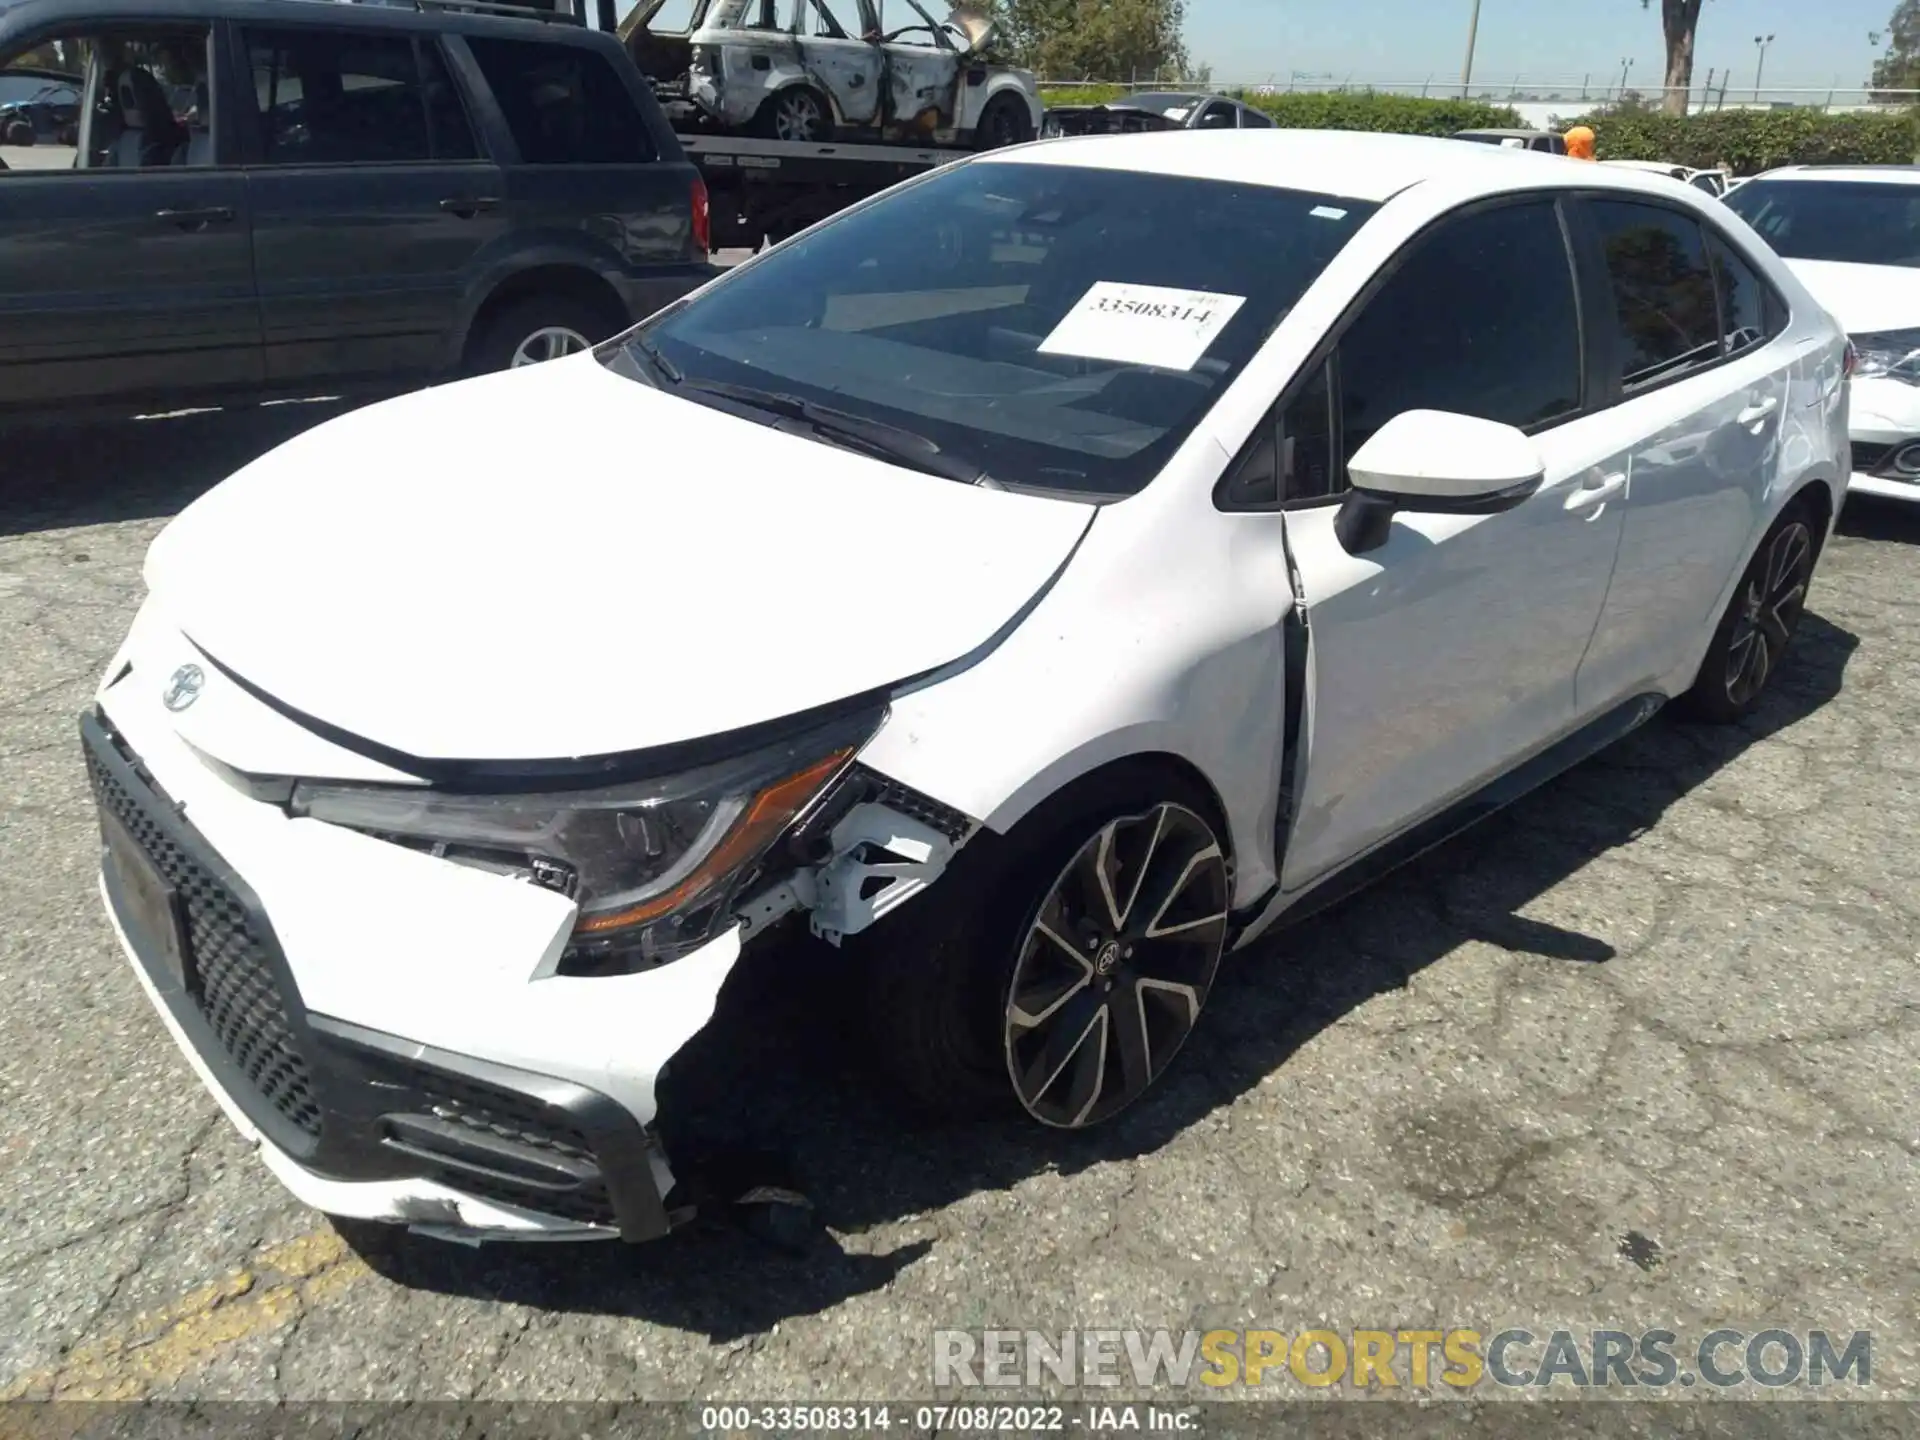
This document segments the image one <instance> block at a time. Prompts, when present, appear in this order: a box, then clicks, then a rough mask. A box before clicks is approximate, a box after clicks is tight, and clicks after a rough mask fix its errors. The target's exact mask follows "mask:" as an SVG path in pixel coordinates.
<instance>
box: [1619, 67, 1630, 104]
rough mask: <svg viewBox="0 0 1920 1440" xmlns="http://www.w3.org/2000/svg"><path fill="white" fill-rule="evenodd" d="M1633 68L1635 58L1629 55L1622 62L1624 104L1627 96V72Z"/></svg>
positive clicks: (1621, 90)
mask: <svg viewBox="0 0 1920 1440" xmlns="http://www.w3.org/2000/svg"><path fill="white" fill-rule="evenodd" d="M1632 69H1633V60H1632V59H1631V58H1630V57H1629V58H1627V59H1623V60H1622V61H1621V62H1620V99H1621V102H1622V103H1623V104H1624V103H1625V101H1626V98H1627V73H1628V72H1629V71H1631V70H1632Z"/></svg>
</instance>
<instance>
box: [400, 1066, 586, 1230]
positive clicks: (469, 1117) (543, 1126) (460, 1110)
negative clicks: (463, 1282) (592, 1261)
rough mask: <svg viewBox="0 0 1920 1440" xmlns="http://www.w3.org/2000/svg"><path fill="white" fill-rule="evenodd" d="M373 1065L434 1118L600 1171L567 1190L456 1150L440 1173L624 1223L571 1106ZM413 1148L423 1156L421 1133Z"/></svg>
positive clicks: (424, 1071)
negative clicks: (467, 1158) (482, 1167)
mask: <svg viewBox="0 0 1920 1440" xmlns="http://www.w3.org/2000/svg"><path fill="white" fill-rule="evenodd" d="M363 1063H365V1062H363ZM373 1064H374V1067H375V1068H377V1069H378V1070H379V1071H380V1072H381V1075H382V1077H383V1078H386V1079H390V1080H391V1082H392V1083H394V1084H397V1085H403V1086H405V1087H406V1089H407V1090H408V1091H410V1092H411V1093H410V1094H409V1095H408V1097H407V1104H408V1105H410V1106H417V1107H420V1108H421V1109H424V1110H427V1111H429V1112H430V1113H431V1115H432V1117H433V1118H434V1119H437V1120H441V1121H445V1122H448V1123H450V1124H452V1125H456V1126H458V1127H460V1128H461V1129H465V1130H471V1131H473V1132H474V1134H475V1136H476V1138H485V1139H492V1140H498V1141H504V1142H506V1143H507V1144H509V1145H513V1146H518V1147H521V1148H524V1149H526V1150H530V1151H534V1152H536V1153H544V1154H548V1155H552V1156H554V1157H555V1158H556V1159H559V1160H561V1161H565V1162H571V1163H572V1164H573V1165H576V1166H579V1167H581V1168H583V1169H587V1170H589V1171H590V1172H591V1174H592V1176H593V1178H591V1179H587V1180H583V1181H582V1182H581V1183H580V1184H579V1185H578V1186H575V1187H573V1188H571V1189H561V1188H556V1187H555V1186H553V1185H542V1184H537V1183H534V1182H530V1181H523V1180H519V1179H516V1178H515V1177H513V1176H511V1175H504V1174H499V1173H481V1172H480V1171H479V1170H477V1169H476V1168H475V1166H474V1165H473V1164H472V1163H461V1162H460V1161H459V1160H458V1159H457V1158H456V1157H453V1156H448V1157H447V1158H446V1162H445V1163H444V1164H442V1165H440V1166H439V1167H437V1169H438V1174H437V1176H436V1178H438V1179H440V1180H442V1181H444V1182H445V1183H446V1184H448V1185H451V1186H452V1187H454V1188H455V1189H457V1190H462V1191H465V1192H466V1193H468V1194H470V1195H478V1196H480V1197H481V1198H482V1199H486V1200H495V1201H498V1202H500V1203H501V1204H504V1205H514V1206H517V1207H519V1208H520V1209H523V1210H533V1211H537V1212H539V1213H540V1214H543V1215H558V1216H560V1217H561V1218H563V1219H566V1220H575V1221H579V1222H581V1223H583V1224H591V1225H605V1226H610V1227H611V1226H616V1225H617V1224H618V1223H619V1222H618V1220H617V1218H616V1217H615V1214H614V1209H613V1201H612V1199H611V1198H610V1197H609V1195H608V1193H607V1185H606V1181H605V1180H604V1179H603V1178H600V1175H599V1157H598V1156H597V1155H596V1154H595V1153H594V1149H593V1146H592V1144H591V1143H590V1142H589V1141H588V1140H587V1137H586V1136H585V1135H583V1134H582V1133H581V1132H580V1129H579V1127H578V1126H577V1125H575V1123H574V1121H573V1117H572V1116H570V1115H568V1114H567V1113H566V1111H564V1110H561V1109H560V1108H558V1107H557V1106H553V1105H547V1104H544V1103H542V1102H541V1101H540V1100H539V1099H538V1098H537V1097H535V1096H532V1095H522V1094H519V1093H517V1092H515V1091H512V1090H506V1089H502V1088H500V1087H498V1086H494V1085H489V1084H487V1083H485V1082H484V1081H481V1080H476V1079H473V1078H471V1077H470V1076H465V1075H454V1074H450V1073H449V1072H447V1071H444V1070H439V1069H434V1068H431V1067H428V1066H422V1065H413V1064H408V1063H406V1062H403V1061H399V1060H391V1059H382V1060H380V1061H376V1062H373ZM408 1153H410V1154H412V1155H415V1156H416V1157H418V1156H420V1155H421V1150H420V1149H419V1148H418V1141H417V1140H416V1141H414V1142H413V1144H412V1145H411V1146H410V1147H409V1152H408Z"/></svg>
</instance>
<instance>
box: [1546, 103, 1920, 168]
mask: <svg viewBox="0 0 1920 1440" xmlns="http://www.w3.org/2000/svg"><path fill="white" fill-rule="evenodd" d="M1568 123H1569V124H1583V125H1589V126H1591V127H1592V128H1593V136H1594V150H1595V153H1596V154H1597V155H1598V157H1599V158H1600V159H1602V160H1671V161H1672V162H1673V163H1674V164H1676V165H1692V166H1695V167H1697V168H1701V169H1706V168H1711V167H1714V166H1718V165H1723V164H1724V165H1731V166H1732V168H1733V170H1734V173H1736V174H1740V175H1751V174H1754V173H1755V172H1757V171H1760V170H1770V169H1772V168H1773V167H1774V166H1776V165H1910V164H1912V163H1913V161H1914V158H1915V141H1916V132H1915V127H1914V112H1912V111H1911V110H1905V109H1891V108H1890V109H1888V110H1886V111H1884V112H1860V113H1853V114H1840V115H1829V114H1826V113H1825V112H1824V111H1819V110H1797V109H1796V110H1718V111H1713V112H1711V113H1709V114H1705V115H1662V114H1659V113H1657V112H1654V111H1640V110H1633V111H1625V112H1620V113H1609V112H1605V111H1603V112H1601V113H1600V114H1597V115H1589V116H1586V117H1584V118H1583V119H1581V120H1579V121H1569V122H1568Z"/></svg>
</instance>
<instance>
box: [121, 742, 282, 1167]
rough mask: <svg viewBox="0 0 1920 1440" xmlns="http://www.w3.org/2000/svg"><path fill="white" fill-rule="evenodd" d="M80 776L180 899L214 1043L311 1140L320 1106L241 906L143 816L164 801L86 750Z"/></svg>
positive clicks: (197, 991) (197, 998)
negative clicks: (131, 784)
mask: <svg viewBox="0 0 1920 1440" xmlns="http://www.w3.org/2000/svg"><path fill="white" fill-rule="evenodd" d="M87 773H88V776H89V778H90V779H91V780H92V782H93V793H94V799H95V801H96V803H98V804H99V806H100V807H101V808H102V809H103V810H106V811H108V812H110V813H111V814H113V815H114V816H115V817H116V818H117V819H118V820H119V821H120V823H121V824H122V825H124V826H126V828H127V831H128V833H130V834H131V835H132V836H133V838H134V841H135V843H136V844H138V845H139V846H140V848H141V849H142V850H144V851H145V852H146V854H147V856H148V858H149V859H151V860H152V861H153V863H154V865H155V867H156V868H157V869H158V870H159V871H160V873H161V875H162V876H163V877H165V879H166V881H167V883H168V884H169V885H171V886H172V887H173V888H174V889H175V890H176V891H177V892H178V893H179V896H180V900H181V903H182V905H183V906H184V908H185V911H186V917H187V943H188V946H189V952H190V954H191V957H192V964H193V969H194V972H195V976H196V978H197V980H198V984H196V985H190V986H189V989H190V990H191V991H192V994H193V1000H194V1003H195V1004H196V1005H197V1006H198V1007H199V1009H200V1012H201V1014H203V1015H204V1016H205V1017H206V1021H207V1024H208V1026H209V1027H210V1028H211V1029H212V1031H213V1033H214V1036H215V1037H216V1038H217V1039H218V1040H219V1042H220V1045H221V1047H222V1048H223V1049H224V1050H225V1051H226V1052H227V1055H228V1057H229V1058H230V1059H231V1060H232V1061H233V1064H234V1066H235V1067H236V1068H237V1069H238V1070H239V1072H240V1074H241V1075H242V1076H244V1077H245V1079H246V1080H247V1082H248V1083H249V1084H250V1085H252V1086H253V1087H254V1088H255V1089H256V1090H258V1091H259V1092H260V1094H261V1095H262V1096H264V1097H265V1099H266V1101H267V1103H268V1104H270V1105H271V1106H272V1107H273V1108H274V1109H275V1110H276V1111H278V1112H279V1113H280V1114H281V1115H282V1116H284V1117H285V1118H286V1119H287V1120H288V1121H289V1122H291V1123H292V1124H293V1125H295V1126H296V1127H298V1128H299V1129H300V1130H301V1131H302V1132H303V1133H305V1134H307V1135H309V1136H312V1137H313V1138H315V1139H318V1138H319V1135H320V1106H319V1103H318V1101H317V1099H316V1097H315V1094H314V1085H313V1075H312V1072H311V1071H310V1070H309V1068H308V1066H307V1059H306V1057H305V1056H304V1055H303V1054H301V1053H300V1049H299V1046H298V1045H297V1044H296V1043H295V1042H294V1037H293V1032H292V1028H291V1026H290V1025H289V1023H288V1017H287V1008H286V1004H285V1002H284V1001H283V1000H282V998H281V995H280V991H279V988H278V986H276V985H275V983H274V978H273V971H272V969H271V968H270V967H269V965H268V963H267V956H266V948H265V946H264V945H263V943H262V941H261V937H260V935H259V934H258V933H256V931H255V929H254V924H253V921H252V919H251V917H250V916H249V915H248V914H247V910H246V907H245V906H244V905H243V904H241V902H240V900H239V897H237V896H236V895H235V894H234V893H233V892H232V891H231V890H229V889H228V888H227V887H226V886H225V885H224V884H222V883H221V881H220V879H219V877H218V876H216V875H215V874H214V873H213V872H212V871H210V870H209V869H208V868H207V867H206V866H205V865H203V864H202V863H201V862H200V861H199V860H198V859H197V858H196V857H195V856H194V855H193V854H192V853H191V852H190V851H188V850H187V849H185V848H184V847H182V846H181V845H179V844H177V843H176V842H175V841H174V840H173V839H172V838H171V837H170V836H169V835H168V834H167V832H166V830H165V829H163V828H162V827H161V826H160V825H159V824H158V823H157V822H156V821H155V820H154V819H153V817H152V816H151V814H149V811H148V807H150V806H154V805H158V804H161V803H164V802H162V801H160V800H159V799H158V798H157V797H156V796H155V795H153V794H152V793H151V792H144V793H134V792H132V791H130V790H129V789H128V787H127V786H125V785H123V784H121V783H120V781H119V780H117V779H116V778H115V777H114V776H113V775H112V774H110V773H108V771H107V770H106V769H104V768H103V767H102V766H101V765H100V763H99V762H98V760H97V759H96V758H95V757H94V755H93V753H92V752H91V750H89V751H88V752H87Z"/></svg>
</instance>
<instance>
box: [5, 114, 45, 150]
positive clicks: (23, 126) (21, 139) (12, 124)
mask: <svg viewBox="0 0 1920 1440" xmlns="http://www.w3.org/2000/svg"><path fill="white" fill-rule="evenodd" d="M4 138H5V141H6V143H7V144H9V145H31V144H33V142H34V140H35V139H36V138H37V137H36V136H35V134H34V129H33V126H32V124H31V123H29V122H28V121H25V120H12V121H9V122H8V123H7V131H6V135H5V137H4Z"/></svg>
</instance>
